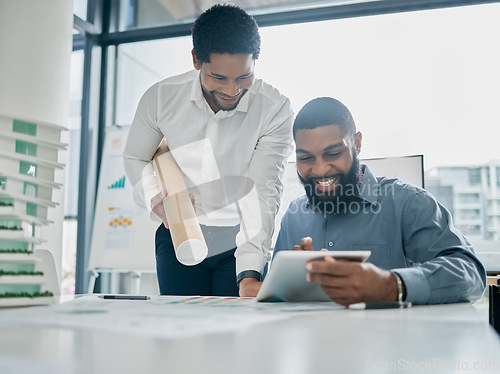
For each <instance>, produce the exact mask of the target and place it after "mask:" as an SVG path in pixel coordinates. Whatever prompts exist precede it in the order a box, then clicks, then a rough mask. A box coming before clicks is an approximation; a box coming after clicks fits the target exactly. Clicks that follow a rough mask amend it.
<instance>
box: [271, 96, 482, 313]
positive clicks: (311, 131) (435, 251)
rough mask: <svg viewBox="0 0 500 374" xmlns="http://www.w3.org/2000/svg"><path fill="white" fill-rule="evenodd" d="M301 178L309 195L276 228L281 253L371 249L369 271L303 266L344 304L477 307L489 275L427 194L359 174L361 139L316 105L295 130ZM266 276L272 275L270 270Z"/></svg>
mask: <svg viewBox="0 0 500 374" xmlns="http://www.w3.org/2000/svg"><path fill="white" fill-rule="evenodd" d="M293 135H294V139H295V144H296V157H297V171H298V175H299V179H300V181H301V182H302V184H303V185H304V187H305V191H306V195H305V196H302V197H300V198H298V199H296V200H295V201H293V202H292V203H291V204H290V206H289V207H288V211H287V212H286V214H285V216H284V217H283V220H282V222H281V230H280V233H279V236H278V239H277V242H276V246H275V253H277V252H278V251H281V250H289V249H299V250H300V249H302V250H313V245H314V246H315V247H316V249H321V248H326V249H328V250H370V251H371V256H370V258H369V259H368V262H367V263H355V262H349V261H340V260H337V261H336V260H334V259H331V258H328V257H327V258H326V260H325V261H312V262H309V263H308V264H307V266H306V267H307V269H308V270H309V273H308V281H310V282H318V283H320V284H321V286H322V288H323V290H324V291H325V292H326V294H328V295H329V296H330V298H331V299H332V300H333V301H335V302H337V303H339V304H342V305H349V304H353V303H357V302H376V301H403V300H404V301H410V302H413V303H414V304H436V303H452V302H461V301H474V300H477V299H478V298H479V297H480V296H481V294H482V293H483V291H484V289H485V284H486V274H485V270H484V268H483V266H482V264H481V263H480V262H479V260H478V259H477V258H476V256H475V255H474V250H473V248H472V246H471V244H470V243H469V242H468V241H467V239H466V238H465V237H464V236H463V235H462V234H461V233H460V232H459V231H458V230H457V228H456V227H455V226H454V225H453V221H452V218H451V215H450V213H449V212H448V211H447V210H446V208H444V207H443V206H442V205H441V204H439V202H437V201H436V199H435V198H434V197H433V196H432V195H430V194H429V193H428V192H427V191H425V190H423V189H421V188H418V187H416V186H413V185H409V184H406V183H404V182H402V181H401V180H399V179H389V178H385V177H374V176H373V174H372V173H371V172H370V170H369V169H368V167H366V165H360V162H359V159H358V154H359V152H360V151H361V140H362V136H361V133H360V132H357V131H356V125H355V124H354V120H353V118H352V116H351V113H350V112H349V110H348V109H347V108H346V107H345V106H344V105H343V104H342V103H340V102H339V101H337V100H335V99H332V98H327V97H322V98H317V99H314V100H312V101H310V102H309V103H307V104H306V105H305V106H304V107H303V108H302V110H301V111H300V112H299V113H298V115H297V117H296V119H295V123H294V126H293ZM271 271H272V270H271Z"/></svg>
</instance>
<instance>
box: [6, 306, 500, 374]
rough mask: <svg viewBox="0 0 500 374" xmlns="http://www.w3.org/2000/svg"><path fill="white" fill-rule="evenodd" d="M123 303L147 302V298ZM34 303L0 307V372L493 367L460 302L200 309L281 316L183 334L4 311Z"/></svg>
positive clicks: (477, 315)
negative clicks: (102, 327) (48, 320)
mask: <svg viewBox="0 0 500 374" xmlns="http://www.w3.org/2000/svg"><path fill="white" fill-rule="evenodd" d="M128 303H143V304H141V308H146V309H148V308H149V306H148V304H147V303H149V301H128ZM63 305H64V304H63ZM128 305H132V306H134V305H135V306H136V305H137V304H128ZM57 307H60V306H51V307H49V309H46V310H52V308H57ZM37 308H38V307H37ZM37 308H22V309H7V310H0V372H1V373H9V374H10V373H16V374H17V373H22V374H30V373H65V374H71V373H85V374H87V373H154V374H156V373H172V374H173V373H175V374H184V373H214V374H215V373H217V374H218V373H231V374H241V373H249V374H250V373H252V374H263V373H273V374H279V373H283V374H295V373H301V374H302V373H304V374H321V373H337V374H351V373H416V372H435V373H462V372H463V373H465V372H467V373H500V338H499V336H498V335H497V334H496V332H495V331H494V330H493V329H492V328H491V327H490V326H489V325H488V323H487V321H486V320H485V318H484V315H482V313H481V311H480V310H479V311H478V308H476V307H474V306H472V305H470V304H455V305H436V306H420V307H413V308H411V309H386V310H347V309H337V310H328V311H308V312H304V311H296V312H290V311H287V312H284V313H283V312H279V311H278V310H273V312H272V313H268V312H262V311H260V310H257V309H253V310H250V311H249V310H248V309H247V308H232V309H228V308H227V307H226V308H225V307H211V308H210V307H203V308H202V309H198V310H203V312H202V313H204V315H207V314H210V313H215V314H216V313H217V312H216V311H219V312H220V311H222V310H224V312H225V313H227V312H229V311H230V312H231V313H232V314H231V315H232V316H234V318H236V319H237V318H239V317H238V316H241V318H242V321H243V319H244V318H245V313H252V314H254V313H255V314H258V313H264V314H266V315H268V316H269V315H272V314H273V313H274V316H275V317H277V318H281V317H282V316H286V317H287V318H283V319H280V320H277V321H274V322H263V323H258V324H255V325H254V326H253V327H251V328H249V329H247V330H244V331H241V330H239V331H234V332H226V333H204V334H201V335H196V336H187V337H185V338H183V337H182V336H178V337H176V338H161V337H159V336H156V337H155V336H148V335H140V334H134V333H130V331H129V332H120V329H119V328H116V330H115V331H113V326H108V327H109V328H110V329H111V330H108V329H106V331H98V330H97V329H95V327H89V328H88V329H87V328H85V327H84V328H82V327H81V326H80V327H70V326H68V327H62V326H57V325H52V326H46V325H44V322H42V323H41V324H39V325H36V324H35V325H28V324H24V323H20V322H19V321H17V322H15V323H13V322H12V321H11V317H12V315H13V314H12V313H13V312H15V313H16V314H17V315H21V314H22V315H23V316H24V317H22V318H20V319H21V320H22V319H23V318H26V317H27V316H29V317H30V318H33V319H36V318H37V314H39V313H36V312H37V310H38V311H39V309H37ZM153 308H156V309H154V310H153ZM179 308H180V309H177V310H181V308H191V309H192V308H200V306H199V305H191V306H182V307H179ZM221 308H222V309H221ZM224 308H225V309H224ZM146 309H144V311H146ZM245 309H246V310H245ZM250 309H252V308H250ZM120 310H121V312H120V313H124V314H122V318H123V316H126V315H127V314H126V313H130V314H134V313H135V314H138V315H137V316H136V317H138V318H141V315H140V314H141V313H142V312H141V313H137V311H134V310H133V309H132V308H131V309H130V311H128V308H127V307H126V306H125V307H123V308H122V309H120ZM183 310H184V311H186V312H187V311H189V309H183ZM162 311H163V309H161V308H160V307H158V306H157V305H156V306H154V305H151V310H147V312H148V313H150V318H157V317H161V315H159V313H162ZM173 311H174V309H169V310H165V315H167V314H168V313H172V312H173ZM142 314H144V318H143V319H147V318H148V317H147V315H146V314H145V313H142ZM103 316H104V314H103ZM109 316H110V314H109V313H108V314H107V317H106V318H108V317H109ZM116 316H117V318H116V320H114V321H115V322H116V324H117V325H119V323H120V321H119V318H118V312H116ZM247 316H248V315H247ZM71 318H79V317H78V314H77V313H75V314H74V315H73V317H71ZM82 318H83V317H82ZM92 318H95V320H99V318H101V317H99V316H98V314H96V315H95V316H94V317H92ZM102 318H104V317H102ZM75 320H76V319H75ZM115 322H112V323H111V324H114V323H115ZM144 323H147V321H145V322H144ZM213 323H214V324H215V325H216V324H217V323H216V322H213ZM221 323H222V322H221ZM7 369H8V370H10V371H7Z"/></svg>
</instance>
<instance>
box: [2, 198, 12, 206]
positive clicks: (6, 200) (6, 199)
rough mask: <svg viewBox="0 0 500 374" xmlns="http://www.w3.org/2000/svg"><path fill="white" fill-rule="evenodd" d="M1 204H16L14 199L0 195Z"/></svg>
mask: <svg viewBox="0 0 500 374" xmlns="http://www.w3.org/2000/svg"><path fill="white" fill-rule="evenodd" d="M0 206H14V199H10V198H8V197H0Z"/></svg>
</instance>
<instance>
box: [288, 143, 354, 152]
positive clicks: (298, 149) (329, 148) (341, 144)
mask: <svg viewBox="0 0 500 374" xmlns="http://www.w3.org/2000/svg"><path fill="white" fill-rule="evenodd" d="M343 146H345V144H344V143H343V142H340V143H335V144H331V145H329V146H328V147H326V148H325V149H323V152H325V151H329V150H331V149H334V148H338V147H343ZM295 153H311V152H309V151H306V150H305V149H302V148H297V149H296V150H295Z"/></svg>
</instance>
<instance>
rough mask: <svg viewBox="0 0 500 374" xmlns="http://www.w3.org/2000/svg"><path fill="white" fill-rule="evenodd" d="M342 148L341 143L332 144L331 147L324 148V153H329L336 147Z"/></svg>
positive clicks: (342, 144)
mask: <svg viewBox="0 0 500 374" xmlns="http://www.w3.org/2000/svg"><path fill="white" fill-rule="evenodd" d="M342 146H345V144H344V143H343V142H340V143H335V144H332V145H329V146H328V147H326V148H325V149H324V151H329V150H330V149H333V148H338V147H342Z"/></svg>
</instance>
